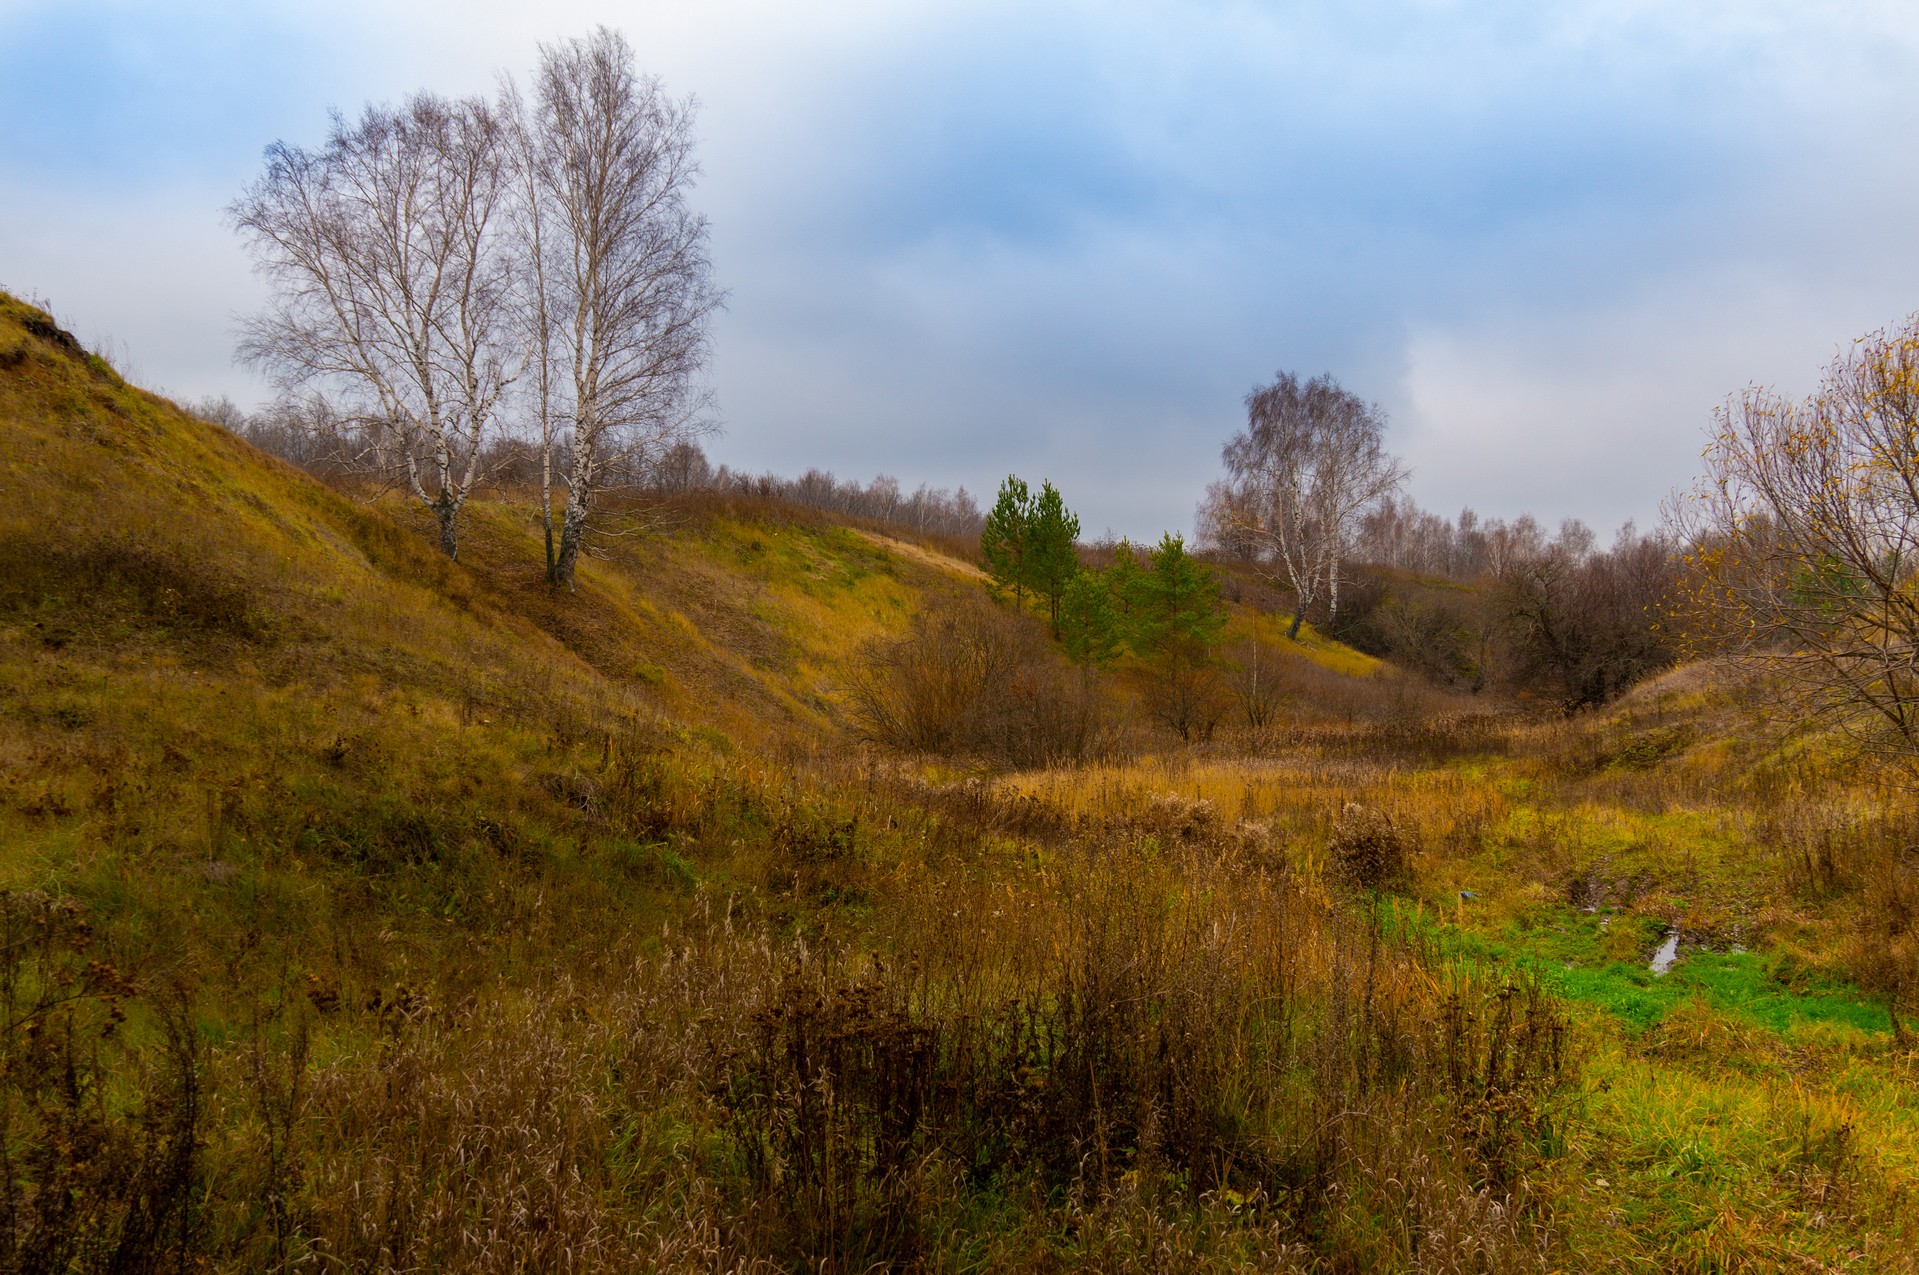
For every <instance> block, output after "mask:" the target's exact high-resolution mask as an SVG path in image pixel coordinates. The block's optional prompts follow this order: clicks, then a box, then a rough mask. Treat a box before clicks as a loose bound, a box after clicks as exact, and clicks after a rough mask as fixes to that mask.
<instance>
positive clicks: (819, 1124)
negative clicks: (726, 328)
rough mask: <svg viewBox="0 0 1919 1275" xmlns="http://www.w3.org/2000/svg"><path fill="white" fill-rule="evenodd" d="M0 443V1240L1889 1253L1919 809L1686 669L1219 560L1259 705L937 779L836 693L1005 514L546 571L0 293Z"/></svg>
mask: <svg viewBox="0 0 1919 1275" xmlns="http://www.w3.org/2000/svg"><path fill="white" fill-rule="evenodd" d="M0 495H3V496H4V499H0V1011H3V1012H0V1064H4V1065H0V1159H3V1160H4V1166H5V1167H6V1169H7V1172H6V1173H5V1174H4V1175H0V1205H4V1208H0V1270H12V1269H23V1270H24V1269H36V1270H39V1269H47V1270H53V1269H58V1270H96V1269H98V1270H107V1269H118V1270H126V1269H141V1268H143V1267H158V1266H160V1265H162V1264H163V1263H165V1264H167V1265H172V1264H175V1263H180V1264H186V1263H189V1262H194V1263H198V1264H200V1265H202V1266H204V1267H207V1268H215V1269H230V1270H261V1269H282V1268H292V1267H295V1266H311V1265H324V1266H332V1267H336V1268H341V1269H356V1270H359V1269H366V1270H401V1269H426V1268H431V1269H438V1270H493V1269H501V1268H514V1269H542V1270H597V1269H660V1270H688V1271H691V1270H701V1271H714V1270H739V1271H749V1270H750V1271H764V1270H802V1269H804V1270H829V1271H855V1270H868V1269H874V1268H878V1267H887V1268H892V1269H926V1270H955V1271H959V1270H1007V1271H1012V1270H1073V1269H1081V1270H1099V1271H1115V1270H1163V1269H1182V1270H1248V1269H1257V1270H1297V1271H1325V1270H1360V1269H1364V1270H1483V1271H1509V1270H1511V1271H1518V1270H1537V1271H1546V1270H1554V1269H1581V1270H1597V1269H1621V1270H1627V1269H1648V1270H1650V1269H1700V1270H1736V1269H1737V1270H1773V1269H1779V1270H1801V1269H1808V1268H1825V1269H1875V1270H1910V1269H1913V1266H1914V1259H1913V1253H1914V1252H1915V1251H1916V1247H1915V1243H1914V1241H1915V1240H1919V1221H1916V1220H1915V1217H1914V1210H1913V1208H1912V1200H1913V1199H1914V1198H1916V1197H1915V1191H1919V1176H1916V1175H1919V1163H1915V1160H1916V1156H1919V1153H1916V1152H1915V1148H1919V1107H1916V1106H1915V1105H1914V1104H1913V1102H1912V1100H1911V1092H1912V1090H1911V1064H1912V1055H1911V1054H1910V1053H1909V1052H1907V1050H1906V1049H1905V1046H1904V1044H1903V1043H1902V1042H1901V1040H1899V1039H1897V1038H1895V1035H1894V1025H1893V1021H1892V1019H1891V1018H1890V1016H1889V1015H1887V1014H1886V1013H1885V1011H1884V1008H1883V1005H1882V1004H1881V1003H1880V1002H1879V1001H1877V1000H1874V999H1873V998H1871V997H1865V996H1862V995H1861V993H1860V990H1859V988H1858V987H1857V986H1853V985H1851V984H1849V983H1847V982H1846V981H1845V977H1846V975H1847V974H1848V973H1849V972H1854V971H1856V970H1864V971H1865V972H1864V973H1861V974H1860V975H1859V977H1861V978H1866V976H1867V974H1871V973H1872V970H1871V969H1869V968H1867V967H1866V966H1863V965H1861V964H1860V963H1859V962H1851V963H1850V964H1849V961H1850V957H1849V956H1848V955H1847V953H1848V952H1849V951H1850V949H1848V948H1846V947H1845V943H1846V942H1848V941H1849V940H1848V938H1847V935H1848V934H1851V935H1854V936H1855V937H1857V935H1858V934H1859V928H1858V920H1857V918H1858V917H1859V915H1861V914H1862V913H1874V914H1876V915H1880V916H1882V917H1884V918H1886V920H1885V926H1886V933H1885V934H1884V935H1881V936H1879V937H1881V938H1883V939H1884V943H1883V944H1881V946H1879V947H1875V948H1873V949H1872V951H1873V952H1874V953H1877V954H1878V956H1876V957H1875V959H1880V958H1883V959H1885V960H1892V959H1893V958H1894V957H1897V956H1898V955H1899V954H1900V953H1902V952H1904V951H1905V949H1903V948H1900V947H1898V944H1900V943H1907V944H1910V942H1911V935H1910V927H1908V928H1907V929H1905V930H1898V929H1896V927H1895V926H1894V921H1895V920H1896V918H1897V916H1898V915H1899V909H1900V907H1902V906H1904V904H1903V903H1902V902H1901V901H1902V900H1905V899H1906V898H1907V895H1906V894H1903V893H1901V891H1902V890H1905V889H1906V888H1907V887H1906V886H1905V885H1902V884H1901V883H1902V882H1904V881H1905V880H1906V878H1905V877H1902V876H1900V875H1899V873H1900V872H1902V871H1904V869H1903V868H1902V867H1901V866H1900V865H1901V863H1902V862H1903V861H1901V860H1899V859H1898V857H1897V855H1896V854H1890V853H1889V852H1888V851H1887V850H1886V846H1887V845H1890V844H1892V840H1896V838H1897V837H1898V836H1900V835H1902V834H1901V832H1900V829H1901V828H1902V827H1903V826H1905V825H1902V824H1900V823H1899V822H1898V819H1897V818H1896V817H1895V816H1894V814H1892V813H1890V812H1881V813H1877V814H1874V815H1873V816H1872V818H1864V817H1861V818H1860V819H1856V820H1854V821H1853V822H1850V823H1847V822H1844V821H1843V820H1841V821H1840V822H1836V823H1835V822H1830V821H1829V822H1828V823H1824V824H1822V823H1819V822H1818V821H1817V820H1816V819H1814V818H1812V817H1810V816H1809V815H1808V811H1809V810H1812V809H1813V808H1814V807H1815V806H1816V808H1817V814H1818V816H1819V818H1821V819H1823V818H1827V817H1828V816H1833V815H1834V814H1835V812H1837V813H1839V814H1843V813H1844V810H1843V809H1842V807H1844V806H1845V803H1846V801H1848V800H1851V801H1854V802H1855V804H1856V802H1857V800H1858V798H1857V796H1856V795H1849V792H1848V790H1846V789H1845V788H1844V783H1845V782H1849V781H1844V780H1841V779H1835V778H1833V777H1832V776H1831V775H1828V774H1825V773H1824V772H1821V773H1820V774H1817V775H1815V774H1814V773H1813V772H1812V771H1811V770H1809V769H1807V768H1806V767H1805V766H1804V765H1801V764H1800V762H1799V761H1797V760H1795V761H1794V762H1793V763H1792V764H1791V765H1787V764H1784V763H1782V762H1781V761H1780V760H1779V758H1777V757H1776V756H1773V755H1771V754H1768V753H1766V752H1765V750H1764V749H1763V748H1760V747H1758V746H1756V745H1752V744H1749V743H1745V742H1742V741H1740V740H1739V739H1738V738H1736V737H1735V735H1736V731H1737V729H1738V719H1737V715H1736V714H1733V713H1730V712H1728V711H1727V709H1726V707H1725V704H1724V702H1723V700H1722V699H1715V698H1714V697H1713V696H1712V695H1710V694H1708V693H1707V692H1705V691H1703V690H1700V689H1699V688H1698V687H1695V686H1693V685H1692V684H1690V683H1687V682H1685V681H1684V679H1683V678H1676V679H1673V680H1672V681H1670V682H1669V683H1667V684H1664V685H1662V686H1659V687H1653V688H1648V689H1647V690H1646V691H1644V692H1643V693H1641V694H1640V695H1639V696H1638V697H1637V698H1634V699H1630V700H1628V701H1626V702H1625V703H1624V704H1623V705H1621V706H1620V708H1619V709H1618V711H1617V712H1616V713H1615V714H1613V715H1612V716H1610V717H1606V718H1599V717H1593V718H1587V719H1581V720H1578V721H1571V722H1567V721H1550V722H1541V721H1524V720H1520V719H1518V718H1513V717H1508V716H1498V715H1492V714H1487V713H1484V712H1469V711H1466V710H1467V709H1468V708H1470V707H1471V704H1472V702H1471V701H1466V700H1449V699H1445V698H1444V697H1440V696H1437V695H1436V694H1433V693H1430V692H1427V691H1422V690H1420V689H1419V688H1417V687H1414V686H1411V685H1410V684H1409V683H1407V682H1406V681H1405V679H1401V678H1397V677H1395V676H1394V675H1393V674H1392V672H1391V670H1390V669H1386V668H1382V667H1381V666H1379V665H1377V664H1376V663H1375V662H1373V661H1369V660H1367V659H1365V658H1364V657H1361V656H1358V655H1357V654H1356V653H1354V652H1351V651H1349V650H1347V649H1346V648H1343V647H1340V646H1338V645H1337V644H1336V643H1332V642H1329V641H1326V640H1324V639H1321V638H1319V637H1318V636H1317V635H1309V640H1308V642H1306V643H1305V644H1304V645H1303V646H1299V647H1294V646H1292V645H1290V644H1286V643H1284V642H1283V641H1278V640H1275V638H1274V636H1273V634H1272V633H1271V632H1270V631H1269V623H1270V622H1268V621H1259V620H1256V619H1255V617H1254V615H1253V614H1251V613H1250V611H1248V610H1247V609H1245V608H1242V609H1241V610H1240V611H1239V612H1238V613H1237V614H1236V615H1235V617H1234V620H1233V624H1232V628H1231V633H1230V637H1231V640H1232V641H1233V642H1235V643H1251V644H1254V645H1252V646H1247V645H1240V646H1236V648H1235V649H1237V650H1239V651H1240V652H1241V653H1242V655H1244V656H1246V657H1247V658H1251V657H1250V654H1249V653H1250V652H1251V651H1252V650H1254V649H1255V648H1257V649H1259V650H1261V651H1263V654H1262V655H1261V656H1260V658H1261V659H1262V660H1263V659H1265V658H1266V657H1267V656H1271V657H1272V658H1273V659H1274V660H1276V661H1278V663H1277V665H1276V671H1277V684H1278V685H1280V686H1281V687H1283V698H1282V700H1281V702H1280V703H1279V704H1278V707H1277V708H1276V710H1275V713H1276V715H1275V717H1274V719H1273V721H1272V722H1270V723H1269V724H1268V725H1267V726H1265V727H1264V728H1262V729H1260V730H1257V731H1246V732H1243V733H1236V734H1234V735H1233V737H1232V738H1230V739H1221V740H1217V741H1215V742H1213V743H1212V744H1209V745H1206V746H1199V747H1190V748H1189V747H1182V746H1175V745H1173V744H1171V743H1170V742H1168V741H1165V740H1160V741H1157V744H1156V746H1155V748H1154V749H1148V750H1145V751H1143V752H1142V753H1141V754H1140V755H1136V756H1132V757H1121V758H1117V759H1115V760H1113V761H1112V762H1110V763H1108V764H1105V765H1102V766H1096V767H1079V768H1059V769H1053V770H1047V771H1037V772H1029V773H1024V774H1015V775H1007V776H1001V777H997V778H987V779H984V780H982V779H981V778H977V777H975V778H968V779H964V780H960V781H951V780H943V779H942V776H941V775H940V773H939V772H938V771H937V770H936V769H934V768H931V767H928V766H925V765H922V764H920V763H917V762H912V761H908V760H905V759H900V758H888V757H885V756H881V755H879V754H877V753H873V752H868V751H862V750H859V749H856V748H855V747H853V746H852V744H851V741H850V738H849V736H848V733H847V732H846V731H845V730H844V717H845V708H844V705H845V695H846V690H847V685H848V677H849V673H850V672H851V670H852V666H853V664H854V661H853V660H852V659H851V658H850V657H851V656H852V655H853V654H854V653H855V652H856V651H857V649H858V648H859V647H860V646H861V645H862V644H864V643H866V642H868V641H869V640H872V639H875V638H881V637H885V636H888V635H896V634H900V633H902V632H904V631H905V630H906V628H907V625H908V624H909V622H910V619H911V617H912V616H913V615H914V614H916V613H917V612H919V611H920V610H922V609H923V608H925V607H927V606H928V605H929V604H931V603H934V602H935V601H937V600H939V599H942V598H945V597H949V596H965V595H967V594H973V593H977V591H978V590H979V588H980V582H979V580H978V576H977V572H976V571H975V570H974V569H973V568H972V567H971V566H970V565H969V564H966V563H962V562H959V561H956V560H954V559H952V558H950V557H947V556H945V555H943V554H941V553H940V552H938V551H937V550H936V549H935V548H933V547H930V546H928V545H921V544H914V543H907V542H902V541H900V540H897V539H893V538H890V537H887V536H884V535H879V534H876V533H875V532H873V531H871V530H870V529H860V528H856V527H853V526H848V525H843V524H840V523H837V522H835V521H833V520H831V519H829V518H825V517H821V516H816V515H811V514H806V513H803V512H800V511H796V510H793V509H790V508H785V507H779V506H771V505H759V504H752V503H746V502H738V501H726V500H719V499H712V498H704V497H702V498H698V499H694V500H687V501H680V502H675V503H672V504H668V505H660V504H657V503H654V504H640V503H636V504H633V505H631V506H629V507H622V508H618V509H616V510H614V511H613V517H612V519H611V521H610V523H609V525H608V532H609V533H610V534H608V535H607V536H606V537H605V538H604V539H603V540H602V542H601V544H600V546H599V552H598V553H597V554H596V556H594V557H593V558H591V559H589V560H588V561H587V562H585V563H584V564H583V567H582V571H581V581H580V588H579V590H578V591H577V592H573V593H564V594H556V593H554V592H552V591H550V590H549V589H547V588H546V587H545V585H544V584H543V583H542V582H541V579H540V572H539V562H540V549H539V543H538V540H537V538H536V536H535V534H534V532H535V528H534V526H533V523H532V520H531V518H530V516H529V514H528V512H527V510H526V508H525V507H524V506H523V505H520V504H516V503H515V502H513V501H511V500H502V501H494V502H486V503H481V504H477V505H475V506H473V507H471V509H470V512H469V515H468V518H467V522H466V525H465V529H464V533H463V538H462V545H463V547H462V561H461V562H459V563H450V562H447V561H445V560H444V559H443V558H441V557H440V556H439V555H438V554H437V553H436V552H435V551H434V550H433V549H431V548H430V545H431V542H432V541H431V536H430V535H429V534H427V531H428V528H427V526H426V521H425V518H424V516H423V515H422V514H421V513H420V512H419V511H418V510H416V509H415V508H413V507H412V506H410V505H409V504H407V503H406V502H404V501H402V500H398V499H396V498H391V497H386V498H378V499H374V498H368V499H364V500H362V499H355V498H353V497H351V496H348V495H344V494H342V493H340V492H337V491H334V490H331V489H329V488H328V487H326V486H324V485H322V484H320V483H317V482H315V481H313V480H312V479H310V478H309V477H307V476H306V475H304V474H302V473H299V472H297V471H295V470H293V469H290V468H288V467H287V466H285V465H282V464H280V463H278V462H276V461H273V460H271V459H270V458H267V457H264V456H262V455H260V454H259V453H257V452H255V451H253V450H252V449H250V448H248V447H247V446H245V445H244V444H242V443H240V442H238V441H237V440H235V439H233V438H232V437H230V436H229V435H227V434H225V433H224V432H223V431H221V430H219V429H218V428H216V427H213V426H211V425H208V424H206V423H204V422H201V421H198V420H195V419H193V418H192V417H190V416H188V415H186V414H183V413H181V412H179V411H177V410H176V409H174V408H173V407H172V406H171V405H170V404H168V403H166V402H165V401H163V400H160V399H158V398H155V397H153V396H151V395H148V394H145V393H142V392H141V391H139V390H137V389H134V388H132V387H129V386H127V385H125V384H123V383H122V382H121V381H120V379H119V378H118V377H117V376H116V375H114V373H113V372H112V370H111V369H110V368H108V367H106V366H105V365H104V364H102V363H100V362H99V361H98V360H97V359H93V358H90V357H89V356H87V355H86V353H85V352H84V351H83V350H81V349H80V348H79V347H78V345H77V344H76V343H74V342H73V341H72V339H71V338H70V337H67V336H66V335H65V334H64V333H62V332H60V331H59V330H58V328H57V327H55V326H54V325H53V324H52V323H51V321H50V320H48V319H47V317H46V316H45V315H43V314H40V313H39V312H38V311H35V310H33V309H31V308H30V307H27V306H23V305H21V304H19V303H18V302H16V301H13V300H11V299H9V298H4V297H0ZM1120 680H1121V681H1122V682H1123V681H1124V678H1122V679H1120ZM1861 791H1863V790H1861ZM1349 803H1358V804H1357V806H1354V805H1352V804H1349ZM1795 820H1796V822H1795ZM1774 843H1778V845H1779V846H1783V847H1784V848H1785V849H1786V850H1787V851H1789V852H1790V853H1789V854H1785V855H1783V856H1782V854H1781V853H1780V852H1779V851H1778V850H1776V849H1775V846H1774ZM1822 847H1823V849H1822ZM1802 852H1803V853H1804V865H1805V866H1804V869H1803V870H1801V868H1800V866H1799V857H1800V855H1801V853H1802ZM1818 854H1824V855H1825V856H1826V858H1825V860H1819V859H1818V858H1817V857H1816V856H1817V855H1818ZM1821 862H1823V863H1824V865H1825V866H1824V867H1823V868H1822V867H1821V866H1819V865H1820V863H1821ZM1875 874H1876V875H1875ZM1882 878H1883V879H1882ZM1374 887H1377V889H1375V888H1374ZM1668 929H1671V930H1674V931H1677V932H1678V933H1680V934H1681V935H1682V937H1683V944H1682V963H1681V965H1680V966H1679V967H1678V968H1677V969H1676V971H1675V973H1674V975H1673V977H1672V978H1671V979H1668V980H1665V981H1661V980H1660V979H1659V978H1657V977H1656V976H1654V975H1652V974H1651V973H1650V971H1648V970H1647V969H1646V968H1645V962H1646V959H1647V957H1648V955H1649V949H1650V948H1651V947H1652V946H1654V945H1655V944H1656V943H1657V942H1658V941H1659V939H1660V937H1661V935H1662V934H1663V933H1665V932H1666V931H1667V930H1668ZM1735 940H1737V942H1735ZM1743 946H1751V947H1752V948H1753V949H1754V950H1753V951H1751V952H1746V951H1740V950H1735V948H1737V947H1743ZM1861 950H1862V951H1863V950H1865V949H1863V948H1862V949H1861ZM1888 954H1890V955H1888ZM1873 968H1876V967H1873ZM1875 977H1876V976H1875ZM1885 986H1892V987H1895V988H1896V987H1897V986H1898V985H1897V984H1896V983H1888V984H1885Z"/></svg>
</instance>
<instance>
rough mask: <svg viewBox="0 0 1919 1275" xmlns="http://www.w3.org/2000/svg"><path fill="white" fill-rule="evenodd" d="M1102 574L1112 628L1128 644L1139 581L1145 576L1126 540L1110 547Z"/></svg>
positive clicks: (1131, 638) (1137, 556)
mask: <svg viewBox="0 0 1919 1275" xmlns="http://www.w3.org/2000/svg"><path fill="white" fill-rule="evenodd" d="M1102 574H1103V575H1104V576H1105V579H1106V596H1107V597H1109V598H1110V599H1112V603H1113V615H1114V619H1115V621H1116V624H1115V631H1116V632H1117V633H1118V634H1119V639H1120V641H1121V642H1124V643H1126V644H1128V645H1130V644H1131V643H1132V640H1133V627H1134V621H1135V620H1136V619H1137V618H1138V616H1139V611H1140V585H1141V582H1142V581H1144V580H1145V578H1146V571H1145V568H1143V567H1141V566H1140V565H1139V554H1137V553H1136V552H1134V550H1133V546H1132V543H1131V542H1130V541H1126V540H1122V541H1120V542H1119V544H1118V545H1117V546H1115V547H1114V549H1113V561H1112V562H1111V563H1110V564H1109V565H1108V566H1107V568H1106V570H1105V571H1104V572H1102Z"/></svg>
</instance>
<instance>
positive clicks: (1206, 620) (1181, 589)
mask: <svg viewBox="0 0 1919 1275" xmlns="http://www.w3.org/2000/svg"><path fill="white" fill-rule="evenodd" d="M1134 594H1135V599H1136V601H1135V612H1134V616H1133V624H1132V631H1131V634H1130V638H1129V642H1130V645H1131V646H1132V648H1133V652H1134V654H1136V655H1138V656H1139V657H1140V659H1141V660H1143V661H1145V663H1146V666H1147V668H1148V669H1149V670H1150V672H1151V684H1150V686H1149V690H1148V696H1147V700H1148V703H1149V704H1150V706H1151V707H1152V711H1153V715H1154V716H1156V717H1158V718H1159V719H1160V721H1162V722H1164V723H1165V724H1166V725H1167V726H1170V727H1171V728H1172V729H1173V730H1175V731H1177V732H1179V737H1180V738H1181V739H1192V738H1193V737H1194V736H1196V735H1197V736H1202V737H1203V736H1205V735H1207V734H1210V733H1211V731H1212V728H1213V726H1214V724H1215V723H1216V722H1217V721H1218V719H1219V713H1220V709H1221V704H1220V688H1219V678H1218V672H1217V664H1218V659H1217V651H1218V648H1219V639H1220V634H1221V631H1222V630H1223V629H1224V628H1225V627H1226V612H1225V609H1224V608H1223V607H1222V606H1221V605H1220V598H1219V581H1218V580H1216V579H1214V577H1213V573H1212V572H1211V571H1210V570H1208V569H1207V567H1206V565H1205V564H1204V563H1202V562H1200V561H1198V560H1197V559H1195V558H1194V557H1193V556H1192V555H1191V554H1189V553H1187V552H1186V542H1185V540H1184V538H1183V537H1180V536H1177V535H1174V534H1172V533H1171V532H1168V533H1167V534H1166V537H1165V538H1164V539H1162V540H1161V541H1160V542H1159V547H1158V548H1157V549H1155V550H1154V551H1153V554H1152V560H1151V566H1150V567H1149V568H1148V569H1147V570H1145V571H1143V572H1141V574H1140V578H1139V582H1138V584H1137V586H1136V587H1135V589H1134Z"/></svg>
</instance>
